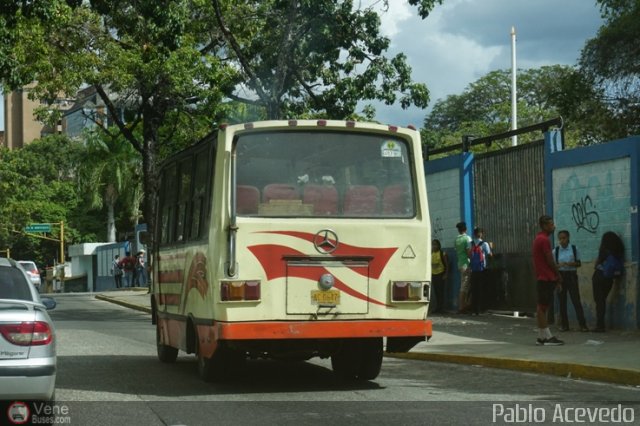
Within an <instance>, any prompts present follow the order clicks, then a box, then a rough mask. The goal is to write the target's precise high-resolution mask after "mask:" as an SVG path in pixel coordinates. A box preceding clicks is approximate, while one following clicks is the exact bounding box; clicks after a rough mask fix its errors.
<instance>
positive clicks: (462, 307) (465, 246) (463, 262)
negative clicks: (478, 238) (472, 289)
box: [454, 222, 471, 314]
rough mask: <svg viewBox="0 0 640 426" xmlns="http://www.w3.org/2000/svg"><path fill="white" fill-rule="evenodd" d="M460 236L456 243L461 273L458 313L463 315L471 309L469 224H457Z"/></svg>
mask: <svg viewBox="0 0 640 426" xmlns="http://www.w3.org/2000/svg"><path fill="white" fill-rule="evenodd" d="M456 228H457V229H458V234H459V235H458V236H457V237H456V240H455V242H454V247H455V249H456V258H457V262H458V271H459V272H460V295H459V300H458V313H459V314H462V313H464V312H466V311H467V310H468V309H469V285H470V275H471V270H470V269H469V248H471V237H470V236H469V235H467V224H466V223H465V222H459V223H458V224H456Z"/></svg>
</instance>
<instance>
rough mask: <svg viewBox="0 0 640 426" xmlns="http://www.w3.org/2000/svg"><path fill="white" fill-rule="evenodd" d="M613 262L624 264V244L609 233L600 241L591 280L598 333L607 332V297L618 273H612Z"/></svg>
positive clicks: (616, 236)
mask: <svg viewBox="0 0 640 426" xmlns="http://www.w3.org/2000/svg"><path fill="white" fill-rule="evenodd" d="M612 262H613V263H617V264H619V265H623V264H624V243H623V242H622V239H621V238H620V237H619V236H618V234H616V233H615V232H612V231H608V232H605V233H604V234H603V235H602V239H601V240H600V248H599V250H598V258H597V259H596V267H595V271H594V272H593V277H592V279H591V284H592V286H593V299H594V301H595V302H596V328H595V329H594V330H593V331H597V332H603V331H605V327H604V316H605V311H606V308H607V296H608V295H609V292H610V291H611V288H612V287H613V281H614V280H615V279H616V278H617V276H616V273H613V272H610V270H611V267H610V264H611V263H612ZM620 268H621V267H620ZM621 272H622V270H621V269H620V273H621Z"/></svg>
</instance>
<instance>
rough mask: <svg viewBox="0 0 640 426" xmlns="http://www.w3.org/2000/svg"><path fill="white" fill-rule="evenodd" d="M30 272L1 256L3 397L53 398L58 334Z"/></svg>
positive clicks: (47, 300) (49, 302)
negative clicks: (27, 272)
mask: <svg viewBox="0 0 640 426" xmlns="http://www.w3.org/2000/svg"><path fill="white" fill-rule="evenodd" d="M55 306H56V302H55V300H53V299H51V298H48V297H43V298H40V295H39V293H38V291H37V290H36V289H35V287H34V285H33V284H32V283H31V280H30V279H29V277H28V276H27V274H26V272H25V271H24V270H23V269H22V268H21V267H20V266H18V263H17V262H16V261H14V260H12V259H7V258H0V400H16V399H25V400H38V401H51V400H52V399H53V397H54V389H55V382H56V336H55V330H54V327H53V322H52V321H51V318H50V317H49V314H48V313H47V309H53V308H55Z"/></svg>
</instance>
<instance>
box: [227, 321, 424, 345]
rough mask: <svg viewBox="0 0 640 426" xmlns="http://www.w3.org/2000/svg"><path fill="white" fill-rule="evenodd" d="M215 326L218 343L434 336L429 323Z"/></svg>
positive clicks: (242, 323)
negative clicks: (223, 341)
mask: <svg viewBox="0 0 640 426" xmlns="http://www.w3.org/2000/svg"><path fill="white" fill-rule="evenodd" d="M215 325H216V328H217V333H216V334H217V336H218V339H219V340H270V339H342V338H361V337H387V338H389V339H391V340H392V341H396V342H398V343H400V342H402V341H403V340H405V339H409V340H411V341H414V340H415V339H416V338H417V339H419V341H423V340H424V339H425V338H426V339H429V338H431V334H432V323H431V321H430V320H366V321H362V320H358V321H355V320H354V321H264V322H263V321H260V322H216V324H215ZM416 343H417V341H416ZM414 345H415V343H414V344H413V345H411V347H412V346H414ZM402 346H404V345H402ZM393 352H396V351H393ZM397 352H405V351H404V350H399V351H397Z"/></svg>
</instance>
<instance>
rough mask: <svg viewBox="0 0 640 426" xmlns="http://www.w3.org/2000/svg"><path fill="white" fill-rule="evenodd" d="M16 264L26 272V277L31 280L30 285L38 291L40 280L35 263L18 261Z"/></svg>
mask: <svg viewBox="0 0 640 426" xmlns="http://www.w3.org/2000/svg"><path fill="white" fill-rule="evenodd" d="M18 263H19V264H20V266H22V268H23V269H24V270H25V271H26V272H27V276H28V277H29V279H30V280H31V283H32V284H33V285H34V286H36V289H38V291H40V285H41V284H42V280H41V279H40V271H38V267H37V266H36V263H35V262H33V261H31V260H18Z"/></svg>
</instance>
